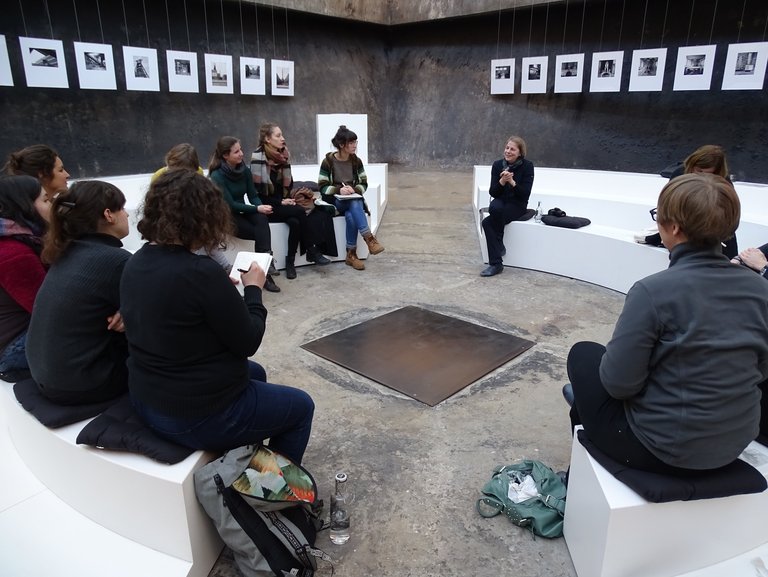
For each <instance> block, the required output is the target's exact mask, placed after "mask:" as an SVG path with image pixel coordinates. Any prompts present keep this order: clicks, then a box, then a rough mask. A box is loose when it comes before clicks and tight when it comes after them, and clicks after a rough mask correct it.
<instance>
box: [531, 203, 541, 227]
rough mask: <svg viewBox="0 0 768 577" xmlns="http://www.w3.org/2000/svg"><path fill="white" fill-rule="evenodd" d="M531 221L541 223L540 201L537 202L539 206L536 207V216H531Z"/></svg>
mask: <svg viewBox="0 0 768 577" xmlns="http://www.w3.org/2000/svg"><path fill="white" fill-rule="evenodd" d="M533 221H534V222H541V201H539V205H538V206H537V207H536V214H534V215H533Z"/></svg>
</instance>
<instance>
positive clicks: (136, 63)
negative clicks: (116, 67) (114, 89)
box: [123, 46, 160, 92]
mask: <svg viewBox="0 0 768 577" xmlns="http://www.w3.org/2000/svg"><path fill="white" fill-rule="evenodd" d="M123 63H124V64H125V87H126V88H127V89H128V90H143V91H146V92H160V73H159V71H158V68H157V50H155V49H154V48H139V47H137V46H123Z"/></svg>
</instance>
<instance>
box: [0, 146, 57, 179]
mask: <svg viewBox="0 0 768 577" xmlns="http://www.w3.org/2000/svg"><path fill="white" fill-rule="evenodd" d="M58 156H59V154H58V153H57V152H56V151H55V150H54V149H53V148H51V147H50V146H48V145H46V144H33V145H32V146H27V147H26V148H22V149H21V150H17V151H16V152H12V153H11V154H9V155H8V160H7V161H6V163H5V166H4V167H3V172H5V173H6V174H26V175H28V176H33V177H35V178H37V179H38V180H42V179H44V178H50V177H51V175H52V174H53V168H54V166H56V159H57V158H58Z"/></svg>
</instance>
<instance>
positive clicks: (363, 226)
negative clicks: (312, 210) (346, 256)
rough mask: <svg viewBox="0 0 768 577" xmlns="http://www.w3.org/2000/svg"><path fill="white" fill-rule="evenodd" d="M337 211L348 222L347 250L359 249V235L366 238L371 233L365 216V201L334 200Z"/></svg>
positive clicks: (357, 199)
mask: <svg viewBox="0 0 768 577" xmlns="http://www.w3.org/2000/svg"><path fill="white" fill-rule="evenodd" d="M334 204H335V205H336V210H338V211H339V214H343V215H344V220H346V221H347V248H357V233H358V232H359V233H360V234H361V235H363V236H365V235H366V234H368V233H370V232H371V229H370V227H369V226H368V218H367V217H366V216H365V208H364V204H363V200H362V199H359V198H356V199H354V200H342V199H340V198H336V199H334Z"/></svg>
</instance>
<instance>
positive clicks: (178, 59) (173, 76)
mask: <svg viewBox="0 0 768 577" xmlns="http://www.w3.org/2000/svg"><path fill="white" fill-rule="evenodd" d="M165 61H166V63H167V67H168V91H169V92H189V93H197V92H200V82H199V80H198V71H197V53H196V52H181V51H179V50H166V51H165Z"/></svg>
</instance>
